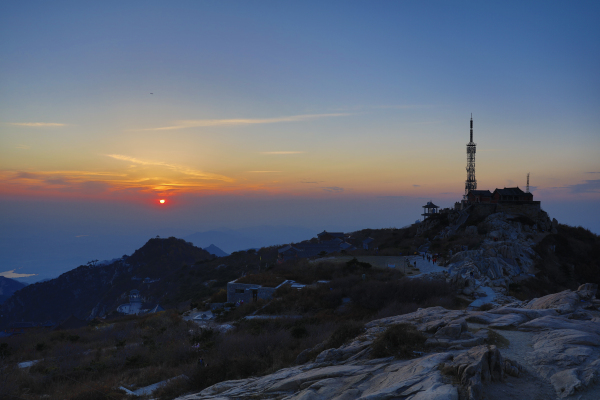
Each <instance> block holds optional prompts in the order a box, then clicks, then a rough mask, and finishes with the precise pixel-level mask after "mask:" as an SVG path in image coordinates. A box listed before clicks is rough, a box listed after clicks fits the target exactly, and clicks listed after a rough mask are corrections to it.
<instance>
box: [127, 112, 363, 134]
mask: <svg viewBox="0 0 600 400" xmlns="http://www.w3.org/2000/svg"><path fill="white" fill-rule="evenodd" d="M348 115H351V114H348V113H336V114H304V115H291V116H287V117H276V118H235V119H199V120H182V121H176V122H175V124H176V125H173V126H163V127H160V128H147V129H139V130H142V131H170V130H175V129H185V128H200V127H209V126H240V125H255V124H274V123H278V122H300V121H309V120H313V119H318V118H330V117H345V116H348Z"/></svg>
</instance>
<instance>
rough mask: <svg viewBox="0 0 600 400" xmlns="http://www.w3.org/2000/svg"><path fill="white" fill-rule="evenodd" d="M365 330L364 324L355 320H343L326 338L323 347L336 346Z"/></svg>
mask: <svg viewBox="0 0 600 400" xmlns="http://www.w3.org/2000/svg"><path fill="white" fill-rule="evenodd" d="M364 331H365V325H364V324H363V323H360V322H357V321H346V322H343V323H342V324H341V325H340V326H339V327H338V328H337V329H336V330H335V331H333V333H332V334H331V337H330V338H329V339H328V340H327V344H326V346H325V348H327V349H331V348H338V347H340V346H341V345H343V344H344V343H346V342H347V341H348V340H350V339H354V338H355V337H357V336H358V335H360V334H361V333H363V332H364Z"/></svg>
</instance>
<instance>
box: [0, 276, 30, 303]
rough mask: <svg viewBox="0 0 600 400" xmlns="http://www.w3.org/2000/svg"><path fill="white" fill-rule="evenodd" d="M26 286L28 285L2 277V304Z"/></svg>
mask: <svg viewBox="0 0 600 400" xmlns="http://www.w3.org/2000/svg"><path fill="white" fill-rule="evenodd" d="M25 286H27V285H25V284H24V283H21V282H19V281H15V280H14V279H10V278H5V277H3V276H0V304H2V303H4V301H5V300H6V299H8V298H9V297H10V296H12V295H13V293H15V292H16V291H17V290H19V289H22V288H24V287H25Z"/></svg>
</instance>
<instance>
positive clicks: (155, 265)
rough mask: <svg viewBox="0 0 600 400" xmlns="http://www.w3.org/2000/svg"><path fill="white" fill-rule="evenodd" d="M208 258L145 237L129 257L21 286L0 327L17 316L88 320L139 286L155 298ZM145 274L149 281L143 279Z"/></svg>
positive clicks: (4, 308)
mask: <svg viewBox="0 0 600 400" xmlns="http://www.w3.org/2000/svg"><path fill="white" fill-rule="evenodd" d="M213 258H214V256H213V255H211V254H210V253H208V252H207V251H205V250H202V249H200V248H198V247H195V246H193V245H192V244H191V243H189V242H186V241H184V240H183V239H177V238H174V237H171V238H168V239H159V238H156V239H150V240H149V241H148V242H147V243H146V244H145V245H144V246H142V247H141V248H140V249H138V250H136V251H135V252H134V253H133V254H132V255H131V256H129V257H127V256H123V258H121V259H118V261H115V262H112V263H110V264H108V265H101V266H95V265H94V263H92V262H90V263H88V265H82V266H79V267H77V268H75V269H73V270H71V271H68V272H65V273H64V274H62V275H60V276H59V277H58V278H55V279H51V280H49V281H46V282H38V283H34V284H32V285H29V286H27V287H24V288H23V289H21V290H19V291H18V292H17V293H15V294H14V295H13V296H11V297H10V298H9V299H7V300H6V301H5V302H4V304H2V305H1V306H0V311H1V312H0V314H2V315H3V317H2V318H0V327H3V326H6V325H7V324H8V323H10V322H13V321H22V320H25V321H33V322H39V321H46V320H51V321H54V322H60V321H63V320H65V319H66V318H67V317H69V316H70V315H74V316H75V317H77V318H79V319H89V318H93V317H95V316H97V315H103V314H104V313H106V312H108V311H109V310H114V309H115V308H116V307H117V306H118V305H119V304H122V303H127V302H128V297H127V295H128V294H129V291H130V290H132V289H138V290H140V292H142V295H143V296H145V297H146V298H145V300H147V301H150V302H158V301H160V300H161V297H162V296H161V294H164V293H167V292H168V291H169V288H170V285H173V284H175V282H177V279H175V278H174V276H176V275H177V273H178V272H179V271H180V270H181V269H182V268H187V267H188V266H189V265H193V264H194V263H196V262H202V261H206V260H211V259H213ZM145 278H150V280H152V281H154V282H153V283H150V284H148V283H144V279H145ZM151 287H152V288H154V290H150V289H151Z"/></svg>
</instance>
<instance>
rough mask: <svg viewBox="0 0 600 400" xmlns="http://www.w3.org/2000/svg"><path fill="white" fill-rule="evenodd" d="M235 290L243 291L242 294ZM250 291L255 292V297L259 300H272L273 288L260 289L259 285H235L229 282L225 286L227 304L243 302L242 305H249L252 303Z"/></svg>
mask: <svg viewBox="0 0 600 400" xmlns="http://www.w3.org/2000/svg"><path fill="white" fill-rule="evenodd" d="M236 290H243V291H244V293H236ZM252 290H256V291H257V297H258V299H259V300H270V299H272V298H273V293H274V292H275V288H270V287H262V286H260V285H255V284H250V283H236V282H235V281H234V282H229V283H228V284H227V302H228V303H235V302H238V301H243V302H244V303H251V302H252V301H253V297H252Z"/></svg>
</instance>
